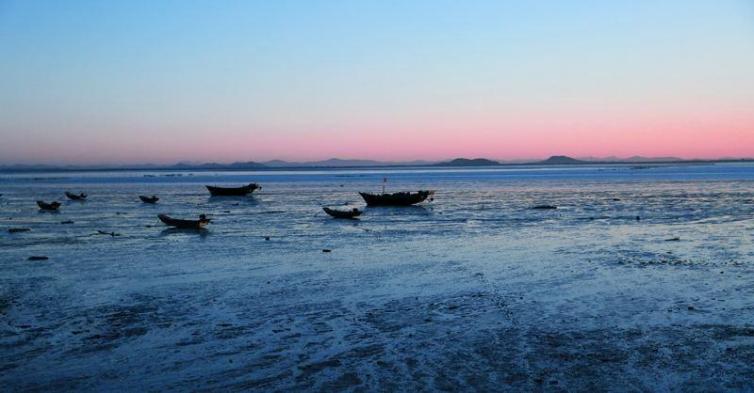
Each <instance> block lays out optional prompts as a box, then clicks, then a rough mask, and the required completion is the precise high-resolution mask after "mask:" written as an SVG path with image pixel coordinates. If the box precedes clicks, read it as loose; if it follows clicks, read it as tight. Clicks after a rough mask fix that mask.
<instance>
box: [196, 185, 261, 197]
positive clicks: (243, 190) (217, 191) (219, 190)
mask: <svg viewBox="0 0 754 393" xmlns="http://www.w3.org/2000/svg"><path fill="white" fill-rule="evenodd" d="M206 187H207V190H209V193H210V194H211V195H212V196H245V195H249V194H251V193H252V192H254V191H255V190H257V189H261V188H262V187H261V186H259V185H258V184H256V183H249V184H247V185H245V186H241V187H214V186H206Z"/></svg>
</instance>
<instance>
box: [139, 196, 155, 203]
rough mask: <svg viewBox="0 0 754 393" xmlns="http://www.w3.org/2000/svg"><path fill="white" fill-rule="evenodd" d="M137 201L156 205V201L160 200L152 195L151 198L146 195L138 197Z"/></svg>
mask: <svg viewBox="0 0 754 393" xmlns="http://www.w3.org/2000/svg"><path fill="white" fill-rule="evenodd" d="M139 199H141V201H142V202H144V203H152V204H154V203H157V201H159V200H160V198H158V197H157V195H152V196H151V197H150V196H146V195H139Z"/></svg>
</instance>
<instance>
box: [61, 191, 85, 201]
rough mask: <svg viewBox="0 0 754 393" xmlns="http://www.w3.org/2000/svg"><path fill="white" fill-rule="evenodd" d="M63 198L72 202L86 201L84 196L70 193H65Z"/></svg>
mask: <svg viewBox="0 0 754 393" xmlns="http://www.w3.org/2000/svg"><path fill="white" fill-rule="evenodd" d="M65 196H66V197H68V199H70V200H72V201H84V200H86V194H83V193H82V194H74V193H71V192H68V191H66V192H65Z"/></svg>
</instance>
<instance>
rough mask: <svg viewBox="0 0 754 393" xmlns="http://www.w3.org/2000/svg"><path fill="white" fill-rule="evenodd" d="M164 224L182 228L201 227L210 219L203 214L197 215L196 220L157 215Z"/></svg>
mask: <svg viewBox="0 0 754 393" xmlns="http://www.w3.org/2000/svg"><path fill="white" fill-rule="evenodd" d="M157 218H159V219H160V221H162V222H163V223H165V225H169V226H171V227H176V228H182V229H202V228H204V227H205V226H207V224H209V222H210V221H211V220H210V219H209V218H207V216H205V215H204V214H202V215H200V216H199V219H198V220H181V219H178V218H172V217H169V216H168V215H166V214H160V215H158V216H157Z"/></svg>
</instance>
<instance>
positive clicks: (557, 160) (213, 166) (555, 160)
mask: <svg viewBox="0 0 754 393" xmlns="http://www.w3.org/2000/svg"><path fill="white" fill-rule="evenodd" d="M742 161H754V158H724V159H719V160H687V159H681V158H676V157H641V156H633V157H628V158H619V157H604V158H597V157H585V158H578V159H577V158H572V157H568V156H562V155H559V156H552V157H550V158H548V159H546V160H539V161H537V160H529V161H526V160H519V161H495V160H490V159H486V158H455V159H452V160H450V161H440V162H436V161H423V160H417V161H374V160H359V159H339V158H331V159H329V160H323V161H307V162H289V161H282V160H272V161H265V162H256V161H242V162H233V163H216V162H209V163H198V162H179V163H177V164H173V165H158V164H141V165H6V166H0V170H2V171H6V172H7V171H72V170H80V171H86V170H190V169H195V170H276V169H277V170H279V169H296V168H299V169H310V168H369V167H421V166H435V167H440V166H443V167H483V166H500V165H583V164H632V163H650V164H667V163H699V162H742Z"/></svg>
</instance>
